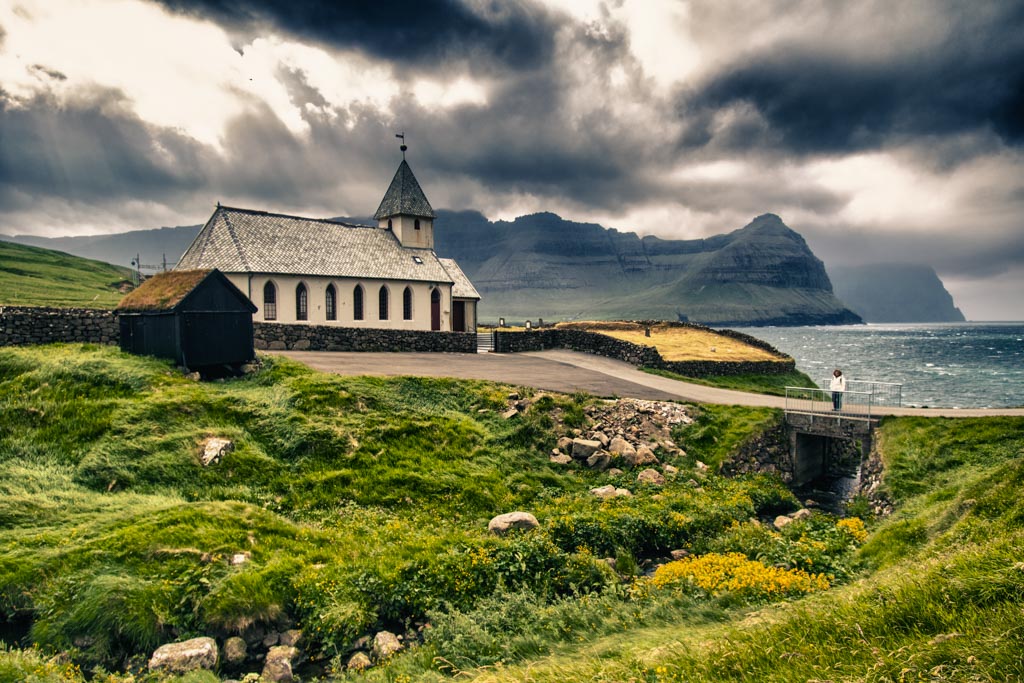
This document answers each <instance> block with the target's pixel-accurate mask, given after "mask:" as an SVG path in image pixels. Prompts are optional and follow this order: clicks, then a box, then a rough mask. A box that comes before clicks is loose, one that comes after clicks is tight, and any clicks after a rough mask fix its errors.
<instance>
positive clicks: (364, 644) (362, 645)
mask: <svg viewBox="0 0 1024 683" xmlns="http://www.w3.org/2000/svg"><path fill="white" fill-rule="evenodd" d="M372 642H373V639H372V638H370V636H360V637H359V639H358V640H356V642H354V643H352V649H353V650H369V649H370V644H371V643H372Z"/></svg>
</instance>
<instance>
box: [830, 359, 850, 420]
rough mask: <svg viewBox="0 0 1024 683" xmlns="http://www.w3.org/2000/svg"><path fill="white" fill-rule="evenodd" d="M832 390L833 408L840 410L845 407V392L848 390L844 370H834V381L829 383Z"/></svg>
mask: <svg viewBox="0 0 1024 683" xmlns="http://www.w3.org/2000/svg"><path fill="white" fill-rule="evenodd" d="M828 388H829V389H831V390H832V410H840V409H841V408H842V407H843V392H844V391H846V378H845V377H843V371H842V370H840V369H839V368H836V369H835V370H834V371H833V372H832V381H831V382H829V383H828Z"/></svg>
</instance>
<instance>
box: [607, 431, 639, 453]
mask: <svg viewBox="0 0 1024 683" xmlns="http://www.w3.org/2000/svg"><path fill="white" fill-rule="evenodd" d="M608 452H609V453H611V454H612V455H621V456H622V457H624V458H629V457H630V456H633V455H636V449H635V448H633V446H632V445H631V444H630V443H629V442H628V441H626V440H625V439H623V438H622V437H621V436H617V437H615V438H614V439H612V440H611V442H610V443H609V444H608Z"/></svg>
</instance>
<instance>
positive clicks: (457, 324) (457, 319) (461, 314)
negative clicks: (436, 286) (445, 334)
mask: <svg viewBox="0 0 1024 683" xmlns="http://www.w3.org/2000/svg"><path fill="white" fill-rule="evenodd" d="M452 331H454V332H468V330H467V329H466V302H465V301H453V302H452Z"/></svg>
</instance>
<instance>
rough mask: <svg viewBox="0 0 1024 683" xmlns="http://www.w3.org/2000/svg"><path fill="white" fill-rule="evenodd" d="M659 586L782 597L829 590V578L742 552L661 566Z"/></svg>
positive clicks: (654, 580) (656, 583)
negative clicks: (759, 560) (747, 556)
mask: <svg viewBox="0 0 1024 683" xmlns="http://www.w3.org/2000/svg"><path fill="white" fill-rule="evenodd" d="M651 582H652V583H653V584H654V586H655V587H657V588H668V587H682V588H685V587H695V588H699V589H701V590H703V591H706V592H708V593H711V594H718V593H723V592H731V593H737V594H741V595H744V596H747V597H778V596H784V595H798V594H803V593H811V592H814V591H819V590H826V589H827V588H828V587H829V582H828V579H827V578H825V576H823V575H821V574H808V573H807V572H805V571H801V570H799V569H780V568H778V567H769V566H767V565H765V564H763V563H761V562H757V561H756V560H748V559H747V558H746V556H745V555H743V554H741V553H724V554H719V553H708V554H707V555H701V556H699V557H687V558H685V559H683V560H679V561H676V562H669V563H668V564H663V565H662V566H660V567H658V569H657V571H655V572H654V576H653V577H652V578H651Z"/></svg>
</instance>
